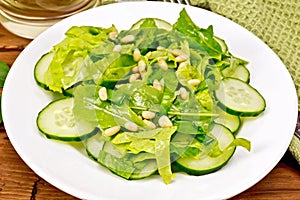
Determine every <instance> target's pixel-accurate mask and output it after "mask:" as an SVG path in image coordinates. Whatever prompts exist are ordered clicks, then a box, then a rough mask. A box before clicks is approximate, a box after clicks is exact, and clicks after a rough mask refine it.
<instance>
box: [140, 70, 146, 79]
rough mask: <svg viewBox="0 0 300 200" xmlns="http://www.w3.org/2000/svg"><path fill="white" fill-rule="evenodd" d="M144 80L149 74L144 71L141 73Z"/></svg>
mask: <svg viewBox="0 0 300 200" xmlns="http://www.w3.org/2000/svg"><path fill="white" fill-rule="evenodd" d="M140 74H141V77H142V79H143V78H144V77H145V76H146V74H147V72H146V71H142V72H140Z"/></svg>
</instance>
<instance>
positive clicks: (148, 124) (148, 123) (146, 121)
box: [143, 119, 156, 129]
mask: <svg viewBox="0 0 300 200" xmlns="http://www.w3.org/2000/svg"><path fill="white" fill-rule="evenodd" d="M143 121H144V123H145V124H146V125H147V126H148V127H149V128H151V129H155V128H156V125H155V124H154V123H153V122H151V121H149V120H147V119H144V120H143Z"/></svg>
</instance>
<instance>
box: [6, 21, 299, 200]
mask: <svg viewBox="0 0 300 200" xmlns="http://www.w3.org/2000/svg"><path fill="white" fill-rule="evenodd" d="M29 43H30V40H26V39H23V38H19V37H17V36H14V35H12V34H11V33H9V32H7V31H6V30H5V29H4V28H3V27H2V26H0V61H4V62H6V63H8V65H9V66H12V64H13V62H14V60H15V59H16V57H17V56H18V55H19V53H20V52H21V51H22V50H23V49H24V48H25V47H26V46H27V45H28V44H29ZM262 164H263V163H262ZM23 199H24V200H29V199H30V200H44V199H47V200H58V199H66V200H73V199H76V198H75V197H72V196H71V195H69V194H66V193H64V192H63V191H61V190H59V189H57V188H55V187H54V186H52V185H50V184H49V183H47V182H46V181H45V180H43V179H42V178H40V177H39V176H37V175H36V174H35V173H34V172H33V171H32V170H31V169H30V168H29V167H28V166H27V165H26V164H25V163H24V162H23V161H22V159H21V158H20V157H19V155H18V154H17V153H16V151H15V150H14V148H13V147H12V145H11V143H10V141H9V138H8V137H7V134H6V132H5V128H4V127H3V125H0V200H23ZM244 199H254V200H256V199H257V200H261V199H262V200H279V199H280V200H281V199H284V200H299V199H300V169H299V165H298V163H297V162H296V161H295V159H294V158H293V157H292V156H291V155H290V153H289V152H286V154H285V155H284V157H283V158H282V159H281V161H280V162H279V163H278V164H277V166H276V167H275V168H274V169H273V170H272V171H271V172H270V173H269V174H268V175H267V176H266V177H265V178H264V179H263V180H261V181H260V182H259V183H257V184H256V185H254V186H253V187H251V188H249V189H248V190H246V191H245V192H243V193H241V194H239V195H237V196H235V197H233V198H232V200H244Z"/></svg>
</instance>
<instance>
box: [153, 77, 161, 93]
mask: <svg viewBox="0 0 300 200" xmlns="http://www.w3.org/2000/svg"><path fill="white" fill-rule="evenodd" d="M153 87H154V88H155V89H157V90H159V91H162V86H161V84H160V82H159V81H158V80H157V79H155V80H154V81H153Z"/></svg>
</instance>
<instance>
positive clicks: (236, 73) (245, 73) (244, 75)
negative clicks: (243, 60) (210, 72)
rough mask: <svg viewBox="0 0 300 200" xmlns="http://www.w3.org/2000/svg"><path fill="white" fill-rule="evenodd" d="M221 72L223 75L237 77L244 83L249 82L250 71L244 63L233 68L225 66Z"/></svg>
mask: <svg viewBox="0 0 300 200" xmlns="http://www.w3.org/2000/svg"><path fill="white" fill-rule="evenodd" d="M221 73H222V75H223V76H224V77H231V78H237V79H240V80H242V81H244V82H246V83H249V82H250V72H249V70H248V69H247V68H246V67H245V66H244V65H238V66H236V67H235V68H234V69H233V68H231V67H227V68H225V69H223V70H222V72H221Z"/></svg>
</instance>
